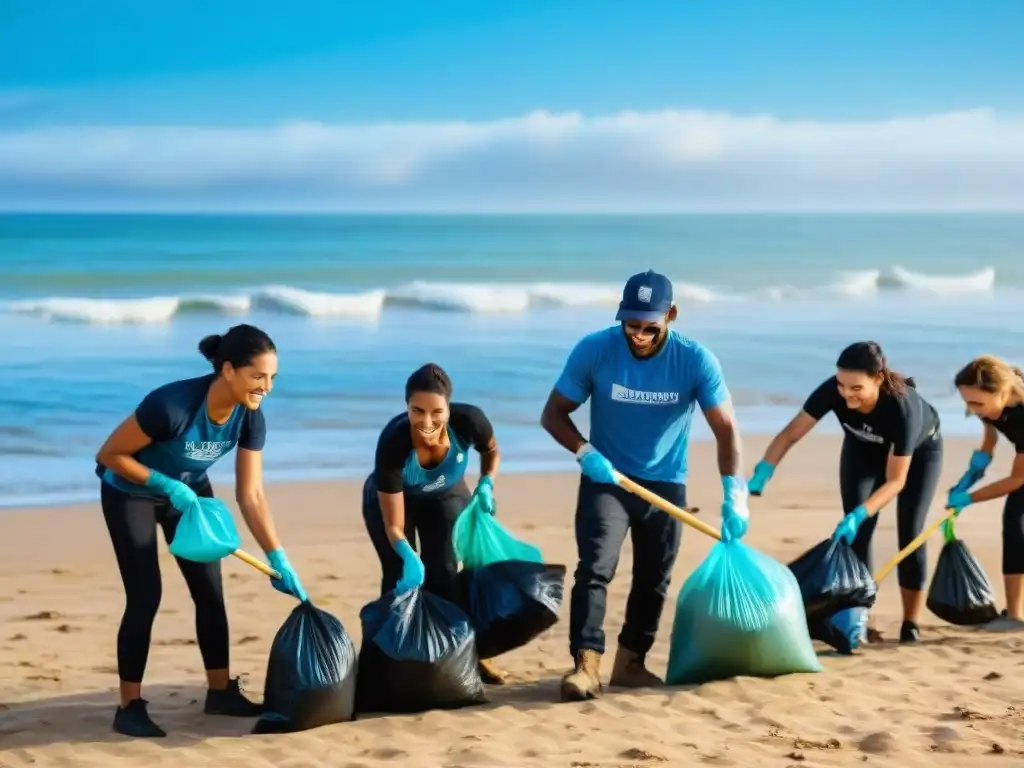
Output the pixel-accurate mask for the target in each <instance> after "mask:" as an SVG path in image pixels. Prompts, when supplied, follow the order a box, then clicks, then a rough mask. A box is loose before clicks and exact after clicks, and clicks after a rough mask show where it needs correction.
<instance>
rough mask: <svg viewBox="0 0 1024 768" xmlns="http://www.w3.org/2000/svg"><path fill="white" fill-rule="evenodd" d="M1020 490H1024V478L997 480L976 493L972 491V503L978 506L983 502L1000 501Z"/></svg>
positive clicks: (1012, 477) (1013, 477) (1011, 477)
mask: <svg viewBox="0 0 1024 768" xmlns="http://www.w3.org/2000/svg"><path fill="white" fill-rule="evenodd" d="M1020 488H1024V477H1015V476H1013V475H1011V476H1010V477H1004V478H1003V479H1002V480H996V481H995V482H994V483H989V484H988V485H983V486H982V487H981V488H979V489H978V490H976V491H972V492H971V501H972V502H974V503H975V504H978V503H980V502H982V501H991V500H992V499H999V498H1002V497H1003V496H1006V495H1008V494H1011V493H1013V492H1014V491H1016V490H1018V489H1020Z"/></svg>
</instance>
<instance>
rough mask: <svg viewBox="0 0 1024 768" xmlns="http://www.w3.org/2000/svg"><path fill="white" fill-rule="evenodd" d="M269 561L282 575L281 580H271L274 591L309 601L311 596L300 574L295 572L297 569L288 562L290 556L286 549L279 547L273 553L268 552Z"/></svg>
mask: <svg viewBox="0 0 1024 768" xmlns="http://www.w3.org/2000/svg"><path fill="white" fill-rule="evenodd" d="M267 559H268V560H270V567H271V568H273V569H274V570H275V571H277V572H278V573H279V574H281V578H280V579H273V578H272V579H271V580H270V585H271V586H272V587H273V588H274V589H276V590H277V591H278V592H283V593H284V594H286V595H291V596H292V597H296V598H298V599H299V600H301V601H302V602H306V601H307V600H309V595H307V594H306V590H305V589H304V588H303V586H302V582H301V581H299V574H297V573H296V572H295V568H293V567H292V564H291V563H290V562H288V555H287V554H286V553H285V551H284V549H282V548H280V547H279V548H277V549H275V550H273V551H272V552H268V553H267Z"/></svg>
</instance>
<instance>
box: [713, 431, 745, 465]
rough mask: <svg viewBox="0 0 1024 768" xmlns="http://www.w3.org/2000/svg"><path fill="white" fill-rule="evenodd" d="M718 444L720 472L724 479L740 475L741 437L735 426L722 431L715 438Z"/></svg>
mask: <svg viewBox="0 0 1024 768" xmlns="http://www.w3.org/2000/svg"><path fill="white" fill-rule="evenodd" d="M715 437H716V440H717V443H718V471H719V473H720V474H721V475H722V477H731V476H733V475H738V474H739V473H740V471H741V466H742V457H741V455H740V435H739V431H738V430H737V429H736V427H735V425H731V426H730V427H729V428H728V429H723V430H720V431H719V433H718V434H717V435H716V436H715Z"/></svg>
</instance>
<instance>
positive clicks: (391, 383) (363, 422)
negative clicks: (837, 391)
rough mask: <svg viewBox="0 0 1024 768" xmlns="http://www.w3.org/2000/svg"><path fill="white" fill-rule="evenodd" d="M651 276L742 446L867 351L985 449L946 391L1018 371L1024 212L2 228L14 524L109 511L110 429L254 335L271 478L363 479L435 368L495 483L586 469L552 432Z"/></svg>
mask: <svg viewBox="0 0 1024 768" xmlns="http://www.w3.org/2000/svg"><path fill="white" fill-rule="evenodd" d="M648 268H653V269H658V270H660V271H664V272H665V273H667V274H668V275H669V276H671V277H672V279H673V280H674V281H675V284H676V293H677V300H678V304H679V309H680V316H679V320H678V322H677V326H676V327H677V328H678V329H679V330H680V331H681V332H683V333H685V334H687V335H690V336H692V337H694V338H696V339H698V340H699V341H701V342H703V343H705V344H706V345H708V346H709V347H710V348H711V349H712V350H713V351H714V352H715V353H716V354H717V355H718V357H719V358H720V359H721V361H722V364H723V366H724V369H725V372H726V376H727V380H728V383H729V386H730V388H731V390H732V392H733V396H734V399H735V401H736V404H737V409H738V413H739V419H740V424H741V428H742V430H743V432H744V433H745V434H756V433H768V432H772V431H774V430H777V429H778V428H780V427H781V426H782V425H783V424H785V422H786V421H787V420H788V419H789V418H790V417H791V416H792V415H793V413H795V411H796V410H797V409H798V408H799V406H800V404H801V403H802V401H803V398H804V397H805V396H806V395H807V393H808V392H810V390H811V389H812V388H813V387H814V386H816V385H817V384H818V383H819V382H820V381H821V380H822V379H824V378H825V377H827V376H829V375H831V373H832V372H833V370H834V367H833V366H834V362H835V358H836V356H837V354H838V353H839V351H840V350H841V349H842V347H843V346H845V345H846V344H848V343H850V342H852V341H856V340H861V339H874V340H876V341H878V342H880V343H881V344H882V345H883V347H884V348H885V350H886V352H887V354H888V356H889V359H890V363H891V364H892V366H893V367H894V368H896V369H898V370H901V371H903V372H905V373H907V374H910V375H913V376H914V377H915V378H916V379H917V382H918V387H919V389H920V390H921V391H922V393H923V394H925V395H926V396H927V397H928V398H929V399H930V400H931V401H932V402H933V403H935V404H936V406H938V407H939V409H940V411H941V414H942V418H943V429H944V431H945V433H946V434H947V435H952V434H977V433H978V431H979V430H978V426H977V424H976V423H975V422H972V421H971V420H968V419H966V418H965V417H964V414H963V409H962V407H961V406H960V404H959V400H958V398H957V397H956V393H955V390H954V388H953V385H952V376H953V373H954V372H955V371H956V369H957V368H958V367H959V366H960V365H962V364H963V363H965V362H966V361H967V360H968V359H970V358H971V357H972V356H974V355H976V354H980V353H983V352H991V353H995V354H999V355H1003V356H1006V357H1008V358H1010V359H1013V360H1020V359H1022V358H1024V216H1022V215H1009V214H999V215H996V214H993V215H978V214H971V215H966V214H964V215H949V214H944V215H934V216H932V215H763V214H762V215H711V216H697V215H692V216H555V215H549V216H454V215H451V216H426V215H423V216H413V215H410V216H398V215H395V216H392V215H370V216H305V217H304V216H185V215H182V216H170V215H155V216H147V215H0V352H2V354H3V359H4V361H5V365H4V368H3V375H2V376H0V467H2V469H0V505H2V506H15V505H33V504H44V503H56V502H65V501H77V500H91V499H95V498H97V497H98V485H97V483H98V481H97V479H96V478H95V476H94V475H93V473H92V470H93V457H94V455H95V453H96V450H97V448H98V447H99V446H100V444H101V443H102V442H103V440H104V439H105V437H106V435H107V434H108V433H109V432H110V430H111V429H113V428H114V426H115V425H116V424H117V423H118V422H119V421H120V420H121V419H123V418H124V417H125V416H126V415H128V414H129V413H130V412H131V411H132V409H133V408H134V406H135V405H136V403H137V402H138V401H139V399H140V398H142V397H143V396H144V395H145V394H146V392H148V391H149V390H150V389H152V388H153V387H155V386H158V385H160V384H163V383H165V382H167V381H171V380H174V379H177V378H184V377H188V376H195V375H199V374H202V373H204V372H206V371H207V370H209V368H208V364H207V363H206V361H205V360H203V359H202V357H200V355H199V354H198V352H197V350H196V344H197V343H198V341H199V339H200V338H201V337H202V336H204V335H206V334H207V333H211V332H219V331H223V330H225V329H226V328H228V327H229V326H230V325H231V324H233V323H236V322H240V321H243V320H244V321H246V322H252V323H255V324H257V325H260V326H261V327H263V328H264V329H265V330H267V331H268V332H269V333H270V334H271V336H272V337H273V338H274V340H275V342H276V344H277V346H278V348H279V351H280V366H281V368H280V375H279V377H278V381H277V384H276V387H275V389H274V392H273V393H272V395H271V396H270V397H268V398H267V400H266V401H265V403H264V405H263V408H264V410H265V412H266V415H267V420H268V426H269V429H270V433H269V441H268V444H267V447H266V449H265V466H266V474H267V476H268V478H269V479H270V480H281V479H303V478H310V479H312V478H328V477H358V476H362V475H363V474H365V473H366V472H367V471H369V469H370V467H371V465H372V460H373V451H374V446H375V442H376V438H377V434H378V432H379V430H380V429H381V427H382V426H383V425H384V424H385V422H386V421H387V420H388V418H389V417H390V416H392V415H393V414H395V413H397V412H398V411H399V410H401V409H402V407H403V401H402V393H403V387H404V382H405V378H406V377H407V376H408V374H409V373H410V372H411V371H412V370H413V369H415V368H416V367H417V366H419V365H421V364H422V363H424V362H427V361H434V362H437V363H439V364H441V365H442V366H444V367H445V368H446V369H447V370H448V371H449V373H450V374H451V376H452V378H453V380H454V383H455V397H456V398H458V399H463V400H469V401H472V402H474V403H477V404H479V405H481V406H482V407H483V408H484V409H485V410H486V411H487V413H488V414H489V415H490V417H491V419H492V420H493V421H494V423H495V425H496V428H497V434H498V438H499V441H500V443H501V445H502V447H503V452H504V458H503V464H502V466H503V470H504V471H506V472H515V471H524V470H531V471H543V470H558V469H571V468H573V466H574V465H573V463H572V460H571V457H569V456H568V454H566V453H565V452H564V451H563V450H562V449H560V448H559V447H557V446H556V445H555V444H554V442H553V441H552V440H551V439H550V438H549V437H548V436H547V435H546V434H545V433H544V432H543V431H542V430H541V428H540V427H539V425H538V419H539V415H540V410H541V408H542V406H543V404H544V400H545V398H546V397H547V394H548V391H549V390H550V388H551V385H552V384H553V382H554V380H555V378H556V377H557V375H558V373H559V371H560V369H561V366H562V364H563V362H564V360H565V356H566V354H567V353H568V351H569V349H570V348H571V347H572V345H573V343H574V342H575V341H576V340H577V339H578V338H579V337H580V336H582V335H583V334H585V333H587V332H589V331H591V330H595V329H597V328H600V327H602V326H605V325H608V324H611V323H613V322H614V313H615V306H616V304H617V302H618V299H619V295H620V290H621V285H622V282H623V281H624V280H625V279H626V277H628V276H629V275H630V274H632V273H633V272H636V271H640V270H644V269H648ZM585 410H586V409H581V411H580V414H581V421H582V427H583V428H584V430H585V428H586V413H585ZM819 430H821V431H823V432H830V433H835V432H836V427H835V424H834V422H832V421H830V420H826V421H824V422H822V424H821V425H819ZM694 436H695V439H709V432H708V429H707V427H706V425H705V424H704V422H703V419H702V417H701V416H700V415H699V413H698V414H697V416H696V418H695V427H694ZM754 460H755V457H753V456H748V457H747V463H748V465H751V466H752V464H753V461H754ZM212 476H213V478H214V480H215V481H217V482H221V483H224V482H225V481H228V482H229V481H230V478H231V476H232V468H231V462H230V460H229V461H227V462H225V466H221V467H218V468H216V469H215V470H214V472H212Z"/></svg>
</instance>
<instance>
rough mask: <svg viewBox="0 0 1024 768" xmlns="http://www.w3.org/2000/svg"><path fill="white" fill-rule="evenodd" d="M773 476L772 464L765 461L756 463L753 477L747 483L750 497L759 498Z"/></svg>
mask: <svg viewBox="0 0 1024 768" xmlns="http://www.w3.org/2000/svg"><path fill="white" fill-rule="evenodd" d="M773 474H775V465H774V464H769V463H768V462H767V461H759V462H757V464H756V465H755V466H754V475H753V477H751V478H750V481H749V482H748V483H747V488H748V489H749V491H750V495H751V496H760V495H761V494H762V493H763V492H764V487H765V486H766V485H767V484H768V481H769V480H771V479H772V475H773Z"/></svg>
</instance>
